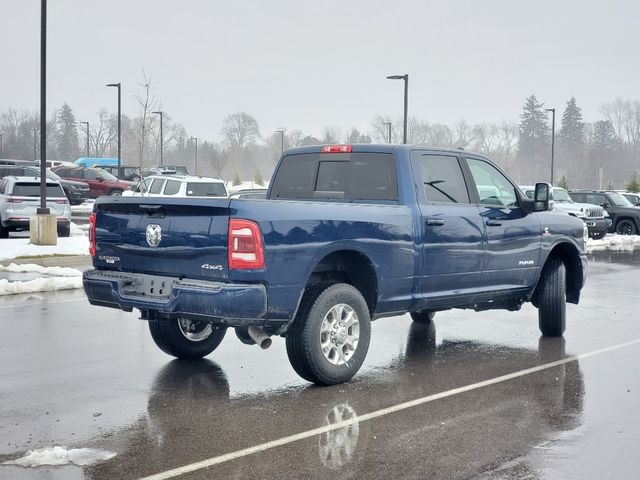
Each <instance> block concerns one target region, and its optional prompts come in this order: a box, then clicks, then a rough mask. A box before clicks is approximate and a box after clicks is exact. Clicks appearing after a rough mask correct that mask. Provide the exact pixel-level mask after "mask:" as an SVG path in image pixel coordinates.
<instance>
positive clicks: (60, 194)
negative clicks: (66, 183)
mask: <svg viewBox="0 0 640 480" xmlns="http://www.w3.org/2000/svg"><path fill="white" fill-rule="evenodd" d="M38 207H40V179H39V178H37V177H14V176H11V177H4V178H3V179H2V180H0V238H7V237H8V236H9V232H10V231H17V230H29V217H30V216H31V215H35V213H36V210H37V209H38ZM47 207H48V208H49V210H50V211H51V213H55V214H56V215H57V217H58V235H59V236H60V237H68V236H69V233H70V230H71V206H70V205H69V200H67V197H66V196H65V194H64V191H63V190H62V186H61V185H60V183H59V182H56V181H54V180H51V179H47Z"/></svg>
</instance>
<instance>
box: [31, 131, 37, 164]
mask: <svg viewBox="0 0 640 480" xmlns="http://www.w3.org/2000/svg"><path fill="white" fill-rule="evenodd" d="M31 131H32V132H33V159H34V160H37V159H38V153H37V152H38V136H37V135H36V129H35V128H32V129H31Z"/></svg>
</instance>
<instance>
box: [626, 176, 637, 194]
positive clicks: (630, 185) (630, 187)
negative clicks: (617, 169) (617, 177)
mask: <svg viewBox="0 0 640 480" xmlns="http://www.w3.org/2000/svg"><path fill="white" fill-rule="evenodd" d="M624 188H626V189H627V191H628V192H633V193H637V192H640V182H639V181H638V177H636V176H635V175H634V176H633V178H632V179H631V180H630V181H629V182H627V184H626V185H625V187H624Z"/></svg>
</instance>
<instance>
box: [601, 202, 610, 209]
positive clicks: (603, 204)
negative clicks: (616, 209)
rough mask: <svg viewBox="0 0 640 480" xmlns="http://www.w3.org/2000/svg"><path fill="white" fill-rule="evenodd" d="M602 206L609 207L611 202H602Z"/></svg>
mask: <svg viewBox="0 0 640 480" xmlns="http://www.w3.org/2000/svg"><path fill="white" fill-rule="evenodd" d="M600 206H601V207H602V208H607V207H608V206H609V204H608V203H607V202H602V203H601V204H600Z"/></svg>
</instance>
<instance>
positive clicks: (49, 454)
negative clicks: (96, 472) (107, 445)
mask: <svg viewBox="0 0 640 480" xmlns="http://www.w3.org/2000/svg"><path fill="white" fill-rule="evenodd" d="M115 456H116V454H115V453H114V452H109V451H107V450H99V449H95V448H71V449H68V448H66V447H58V446H56V447H46V448H38V449H35V450H29V451H28V452H27V453H26V455H25V456H24V457H21V458H18V459H16V460H9V461H7V462H4V463H3V465H17V466H20V467H39V466H42V465H69V464H74V465H81V466H86V465H92V464H94V463H96V462H99V461H101V460H109V459H110V458H113V457H115Z"/></svg>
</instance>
